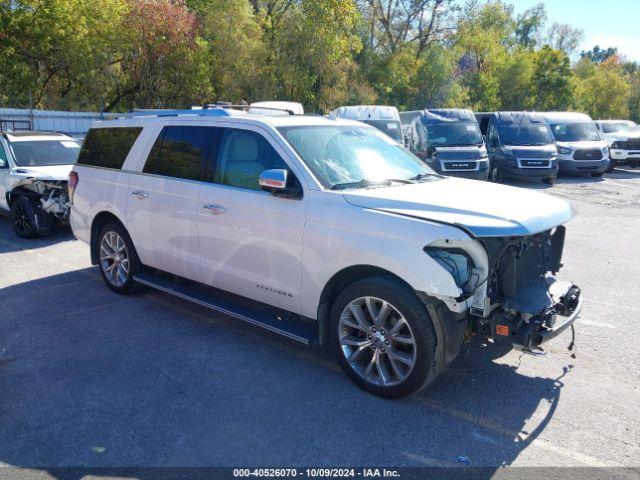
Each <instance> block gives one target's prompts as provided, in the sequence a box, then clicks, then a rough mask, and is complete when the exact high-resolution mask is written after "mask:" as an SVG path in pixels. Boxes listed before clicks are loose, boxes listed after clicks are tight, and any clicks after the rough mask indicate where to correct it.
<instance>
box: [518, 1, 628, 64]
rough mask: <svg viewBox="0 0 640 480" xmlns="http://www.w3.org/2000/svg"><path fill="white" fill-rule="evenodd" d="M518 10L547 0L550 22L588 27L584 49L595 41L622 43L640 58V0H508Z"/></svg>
mask: <svg viewBox="0 0 640 480" xmlns="http://www.w3.org/2000/svg"><path fill="white" fill-rule="evenodd" d="M507 1H508V3H512V4H513V5H514V6H515V10H516V13H522V12H523V11H524V10H527V9H528V8H530V7H532V6H534V5H536V4H537V3H540V2H542V3H544V4H545V7H546V9H547V24H548V25H551V23H553V22H560V23H568V24H570V25H572V26H574V27H579V28H582V30H584V41H583V44H582V46H581V48H580V50H588V49H590V48H591V47H593V46H594V45H600V46H601V47H603V48H607V47H618V52H619V53H621V54H622V55H624V56H626V57H627V59H628V60H635V61H640V0H635V1H634V0H608V1H603V0H507Z"/></svg>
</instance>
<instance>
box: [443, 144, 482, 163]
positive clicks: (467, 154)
mask: <svg viewBox="0 0 640 480" xmlns="http://www.w3.org/2000/svg"><path fill="white" fill-rule="evenodd" d="M436 152H438V158H439V159H440V160H477V159H479V158H482V157H484V156H486V154H487V150H486V149H485V148H484V146H479V145H469V146H464V147H436Z"/></svg>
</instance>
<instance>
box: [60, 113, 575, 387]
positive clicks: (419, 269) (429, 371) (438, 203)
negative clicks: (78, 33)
mask: <svg viewBox="0 0 640 480" xmlns="http://www.w3.org/2000/svg"><path fill="white" fill-rule="evenodd" d="M465 115H466V116H464V118H463V119H459V116H457V114H456V116H455V117H454V115H453V114H447V113H445V112H444V111H442V112H440V113H424V114H422V113H421V114H420V115H419V116H417V117H416V120H418V121H420V122H421V124H422V125H426V126H427V127H428V126H430V125H432V124H436V125H437V126H438V128H442V129H443V131H442V133H441V134H440V135H439V136H438V137H434V138H437V139H440V138H444V140H441V141H440V144H441V145H440V146H439V147H435V148H442V150H440V151H439V155H440V152H442V155H443V157H442V158H443V160H442V161H443V162H444V164H445V168H446V167H448V165H447V162H448V160H445V159H444V158H445V157H444V154H445V152H449V151H452V150H455V149H456V148H462V147H457V146H455V145H451V144H455V143H462V142H463V141H464V142H466V141H467V139H470V141H471V145H472V148H471V147H469V148H467V147H465V148H467V149H468V150H473V153H474V154H475V155H477V156H478V157H481V156H482V151H483V150H482V149H483V147H482V146H481V143H482V142H481V136H480V132H479V130H478V126H477V124H476V123H475V118H474V117H473V116H471V115H469V114H465ZM441 119H444V120H443V121H444V122H445V123H446V126H447V127H449V126H453V130H452V131H450V130H448V129H447V128H444V126H440V125H438V124H439V123H442V121H441ZM447 119H450V120H447ZM374 121H378V119H375V120H374ZM383 121H385V122H387V123H391V120H390V119H387V118H384V119H383ZM425 122H426V123H425ZM447 122H449V123H447ZM458 123H462V125H458ZM496 125H498V126H501V125H503V124H502V123H499V122H498V123H497V124H496ZM506 125H511V124H506ZM526 125H529V124H526ZM534 125H535V127H534V128H535V129H537V130H534V131H533V133H530V134H529V133H521V132H520V128H523V127H522V125H521V124H517V128H515V131H513V129H512V130H509V129H506V130H505V136H504V137H503V138H504V139H514V138H515V139H518V138H521V136H522V138H524V136H525V135H527V136H526V138H527V139H531V138H533V139H537V138H540V137H541V136H543V132H542V130H540V128H541V127H544V128H546V129H547V130H545V132H546V135H549V132H548V126H547V125H546V123H544V122H543V123H535V124H534ZM378 126H379V125H378ZM383 126H384V125H383ZM467 127H473V129H472V128H467ZM526 128H527V129H529V128H530V127H529V126H527V127H526ZM391 130H395V129H391ZM417 134H418V135H422V134H424V132H419V133H417ZM452 138H456V139H458V140H457V141H453V140H450V139H452ZM544 139H545V141H546V140H548V138H547V137H545V138H544ZM530 141H531V140H530ZM502 145H505V143H504V140H503V143H501V144H499V145H498V146H502ZM544 145H545V148H546V145H547V144H546V143H545V144H544ZM427 148H429V147H427ZM515 149H516V148H515V147H514V150H515ZM550 150H551V149H550V148H549V151H550ZM545 152H546V150H545ZM432 157H433V156H432ZM476 160H477V161H486V160H482V159H481V158H477V159H476ZM470 161H471V160H470ZM436 166H437V165H436ZM440 166H441V167H442V163H441V164H440ZM556 168H557V167H556ZM69 178H70V181H69V195H70V200H71V202H72V207H71V217H70V220H71V226H72V229H73V232H74V235H75V236H76V237H77V238H78V239H80V240H82V241H84V242H86V243H87V244H88V246H89V253H90V257H91V261H92V263H94V264H96V265H97V266H98V268H99V270H100V273H101V275H102V278H103V280H104V282H105V283H106V285H107V286H108V287H109V288H110V289H112V290H113V291H114V292H117V293H120V294H127V293H131V292H133V291H134V289H135V287H136V286H137V285H140V284H143V285H147V286H149V287H152V288H155V289H158V290H160V291H162V292H165V293H168V294H171V295H175V296H178V297H180V298H182V299H186V300H189V301H193V302H195V303H198V304H199V305H202V306H204V307H208V308H211V309H213V310H216V311H219V312H223V313H224V314H226V315H230V316H232V317H234V318H236V319H240V320H244V321H247V322H250V323H252V324H255V325H259V326H261V327H264V328H266V329H268V330H271V331H273V332H276V333H280V334H282V335H285V336H287V337H289V338H291V339H294V340H298V341H301V342H304V343H307V344H328V345H330V346H331V347H332V349H333V351H334V352H335V355H336V358H337V360H338V361H339V363H340V365H341V366H342V368H343V370H344V372H345V373H346V375H347V376H349V378H351V379H352V380H353V381H354V382H355V383H356V384H358V385H359V386H361V387H362V388H364V389H366V390H367V391H369V392H372V393H374V394H376V395H380V396H384V397H390V398H397V397H402V396H406V395H410V394H412V393H415V392H417V391H419V390H420V389H422V388H423V387H425V386H426V385H428V384H430V383H431V382H432V381H433V380H434V379H435V378H436V377H437V376H438V375H439V374H440V373H442V372H443V371H444V370H445V367H446V365H447V364H448V363H449V362H451V361H452V360H453V359H454V358H455V357H456V356H457V355H458V353H459V351H460V348H461V345H462V344H463V342H464V341H465V340H466V339H469V338H470V337H471V336H473V335H481V336H483V337H488V338H491V339H493V340H494V341H495V343H496V344H504V345H509V346H513V347H515V348H518V349H520V350H522V351H523V352H526V353H531V354H539V353H541V345H543V344H544V343H545V342H547V341H549V340H551V339H552V338H554V337H556V336H558V335H559V334H560V333H562V332H563V331H565V330H566V329H568V328H573V323H574V322H575V320H576V318H577V317H578V315H579V313H580V311H581V308H582V294H581V292H580V289H579V287H578V286H576V285H575V284H573V283H572V282H563V281H560V280H558V279H557V278H556V274H557V273H558V271H559V270H560V268H561V266H562V251H563V247H564V239H565V226H564V224H565V223H566V222H568V221H569V220H570V219H571V218H572V216H573V209H572V207H571V206H570V205H569V204H568V203H567V202H566V201H564V200H561V199H557V198H554V197H551V196H547V195H544V194H541V193H537V192H534V191H529V190H524V189H518V188H513V187H509V186H504V185H490V184H487V183H485V182H477V181H473V180H465V179H458V178H451V177H447V176H443V175H440V174H437V173H436V172H434V171H433V170H432V169H431V168H430V167H429V166H428V165H427V163H425V162H424V161H423V160H421V159H420V158H418V157H416V156H415V155H413V154H412V153H411V152H409V151H408V150H407V149H405V148H404V147H403V146H401V145H399V143H398V141H397V140H394V139H392V138H391V137H389V136H388V135H387V134H385V133H382V132H381V131H379V130H378V129H377V128H375V127H373V126H371V125H366V124H364V123H362V122H360V121H352V120H345V119H342V118H339V119H337V120H332V119H326V118H323V117H320V116H302V115H289V114H286V115H255V114H252V113H249V112H247V111H237V110H231V109H228V108H211V109H207V110H201V111H197V112H195V113H194V112H189V111H176V112H162V113H156V114H145V113H141V114H140V115H133V116H132V115H129V116H128V117H126V118H120V119H116V120H109V121H101V122H96V123H95V124H94V126H93V127H92V128H91V130H90V131H89V133H88V134H87V136H86V139H85V141H84V144H83V146H82V150H81V153H80V156H79V161H78V163H77V165H75V166H74V167H73V171H72V172H71V174H70V177H69ZM460 192H464V195H460ZM496 347H497V345H496Z"/></svg>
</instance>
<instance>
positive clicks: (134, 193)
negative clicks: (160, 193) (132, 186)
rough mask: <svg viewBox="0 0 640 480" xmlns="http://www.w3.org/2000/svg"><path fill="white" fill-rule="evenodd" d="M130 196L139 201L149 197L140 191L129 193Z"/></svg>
mask: <svg viewBox="0 0 640 480" xmlns="http://www.w3.org/2000/svg"><path fill="white" fill-rule="evenodd" d="M131 195H133V196H134V197H137V198H140V199H143V198H147V197H148V196H149V194H148V193H147V192H144V191H142V190H134V191H133V192H131Z"/></svg>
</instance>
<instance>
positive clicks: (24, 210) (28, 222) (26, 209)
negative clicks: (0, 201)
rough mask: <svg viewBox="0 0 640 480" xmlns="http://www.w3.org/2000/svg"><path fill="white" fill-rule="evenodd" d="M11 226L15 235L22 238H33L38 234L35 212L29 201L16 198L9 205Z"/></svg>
mask: <svg viewBox="0 0 640 480" xmlns="http://www.w3.org/2000/svg"><path fill="white" fill-rule="evenodd" d="M11 224H12V226H13V231H14V232H16V235H18V236H19V237H22V238H35V237H39V236H40V234H39V233H38V230H37V228H36V218H35V212H34V211H33V207H32V206H31V203H29V199H28V198H26V197H23V196H18V197H16V198H15V199H14V200H13V202H12V203H11Z"/></svg>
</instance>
